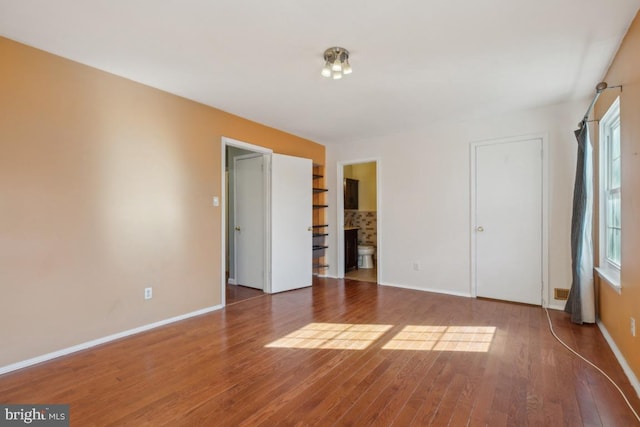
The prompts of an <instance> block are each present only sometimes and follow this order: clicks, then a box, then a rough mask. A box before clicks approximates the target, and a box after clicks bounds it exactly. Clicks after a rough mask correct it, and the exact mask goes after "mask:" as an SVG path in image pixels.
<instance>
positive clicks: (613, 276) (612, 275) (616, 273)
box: [595, 267, 622, 294]
mask: <svg viewBox="0 0 640 427" xmlns="http://www.w3.org/2000/svg"><path fill="white" fill-rule="evenodd" d="M595 270H596V272H597V273H598V276H600V279H602V281H604V282H605V283H606V284H607V285H609V286H610V287H611V289H613V290H614V291H616V292H617V293H618V294H622V286H621V285H620V270H616V269H614V268H600V267H595Z"/></svg>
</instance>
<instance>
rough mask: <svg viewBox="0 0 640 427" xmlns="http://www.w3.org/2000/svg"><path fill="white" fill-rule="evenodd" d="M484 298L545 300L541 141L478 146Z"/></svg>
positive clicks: (479, 285) (479, 289)
mask: <svg viewBox="0 0 640 427" xmlns="http://www.w3.org/2000/svg"><path fill="white" fill-rule="evenodd" d="M475 171H476V176H475V184H476V187H475V200H476V206H475V212H476V217H475V230H474V233H475V243H476V250H475V256H476V258H475V261H476V262H475V266H476V275H475V278H476V293H477V295H478V296H480V297H487V298H495V299H501V300H508V301H516V302H523V303H528V304H536V305H540V304H541V303H542V139H540V138H536V139H529V140H523V141H514V142H507V143H496V144H489V145H478V146H476V147H475Z"/></svg>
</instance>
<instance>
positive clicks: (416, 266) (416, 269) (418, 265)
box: [413, 261, 420, 271]
mask: <svg viewBox="0 0 640 427" xmlns="http://www.w3.org/2000/svg"><path fill="white" fill-rule="evenodd" d="M413 269H414V270H415V271H420V263H419V262H418V261H414V262H413Z"/></svg>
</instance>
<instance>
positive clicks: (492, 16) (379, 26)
mask: <svg viewBox="0 0 640 427" xmlns="http://www.w3.org/2000/svg"><path fill="white" fill-rule="evenodd" d="M638 8H640V0H529V1H525V0H482V1H478V0H476V1H473V0H397V1H393V2H392V1H388V0H387V1H380V0H346V1H344V0H343V1H335V0H322V1H317V0H315V1H309V0H234V1H231V0H217V1H216V0H84V1H78V0H56V1H49V0H0V35H3V36H5V37H8V38H10V39H14V40H17V41H20V42H23V43H26V44H28V45H31V46H35V47H38V48H40V49H44V50H46V51H49V52H53V53H55V54H57V55H61V56H64V57H67V58H70V59H73V60H76V61H78V62H81V63H84V64H88V65H91V66H94V67H97V68H100V69H103V70H106V71H110V72H112V73H115V74H118V75H121V76H124V77H127V78H129V79H132V80H135V81H138V82H142V83H145V84H148V85H150V86H154V87H157V88H160V89H164V90H166V91H168V92H172V93H175V94H178V95H181V96H184V97H186V98H190V99H193V100H196V101H199V102H202V103H204V104H208V105H211V106H214V107H217V108H220V109H222V110H225V111H228V112H231V113H234V114H237V115H240V116H242V117H246V118H248V119H251V120H255V121H257V122H260V123H263V124H266V125H269V126H272V127H275V128H279V129H282V130H285V131H287V132H290V133H293V134H296V135H299V136H302V137H305V138H309V139H311V140H314V141H317V142H320V143H324V144H327V143H339V142H348V141H352V140H356V139H366V138H368V137H371V136H379V135H393V134H396V133H399V132H401V131H406V130H417V129H420V128H424V127H426V126H429V124H430V123H433V122H434V121H438V120H443V119H451V118H453V117H455V118H459V119H460V120H465V119H469V118H474V117H476V118H477V117H482V116H483V115H491V114H499V113H501V112H505V111H510V110H514V109H525V108H530V107H536V106H543V105H549V104H555V103H560V102H565V101H569V100H574V99H583V98H586V97H587V96H590V95H591V94H592V93H593V92H594V87H595V85H596V83H597V82H598V81H599V80H600V79H601V78H602V76H603V75H604V73H605V72H606V70H607V67H608V66H609V64H610V62H611V60H612V59H613V55H614V54H615V52H616V50H617V48H618V46H619V43H620V41H621V39H622V37H623V35H624V33H625V31H626V29H627V28H628V26H629V24H630V22H631V20H632V19H633V17H634V15H635V14H636V11H637V10H638ZM335 45H338V46H342V47H345V48H347V49H348V50H349V51H350V52H351V61H350V62H351V65H352V67H353V70H354V71H353V74H351V75H350V76H346V77H345V78H344V79H342V80H339V81H332V80H329V79H325V78H323V77H321V76H320V70H321V68H322V65H323V59H322V54H323V52H324V50H325V49H326V48H328V47H331V46H335ZM0 61H1V58H0ZM610 83H611V84H614V83H618V82H610ZM576 119H578V118H576Z"/></svg>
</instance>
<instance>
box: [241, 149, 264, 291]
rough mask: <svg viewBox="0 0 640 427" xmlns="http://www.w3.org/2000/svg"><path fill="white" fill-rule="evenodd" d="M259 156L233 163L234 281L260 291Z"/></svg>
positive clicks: (261, 198) (261, 218)
mask: <svg viewBox="0 0 640 427" xmlns="http://www.w3.org/2000/svg"><path fill="white" fill-rule="evenodd" d="M262 168H263V156H262V155H257V156H256V155H251V156H239V157H236V158H235V159H234V173H235V177H234V184H235V191H234V197H235V210H234V212H235V220H234V224H235V229H234V237H235V245H234V247H235V256H234V259H235V266H236V273H235V279H236V283H237V284H238V285H242V286H248V287H250V288H256V289H264V278H265V274H264V263H265V250H264V249H265V243H264V239H265V227H264V224H265V220H264V209H265V208H264V206H265V205H264V185H263V182H264V180H263V170H262Z"/></svg>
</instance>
